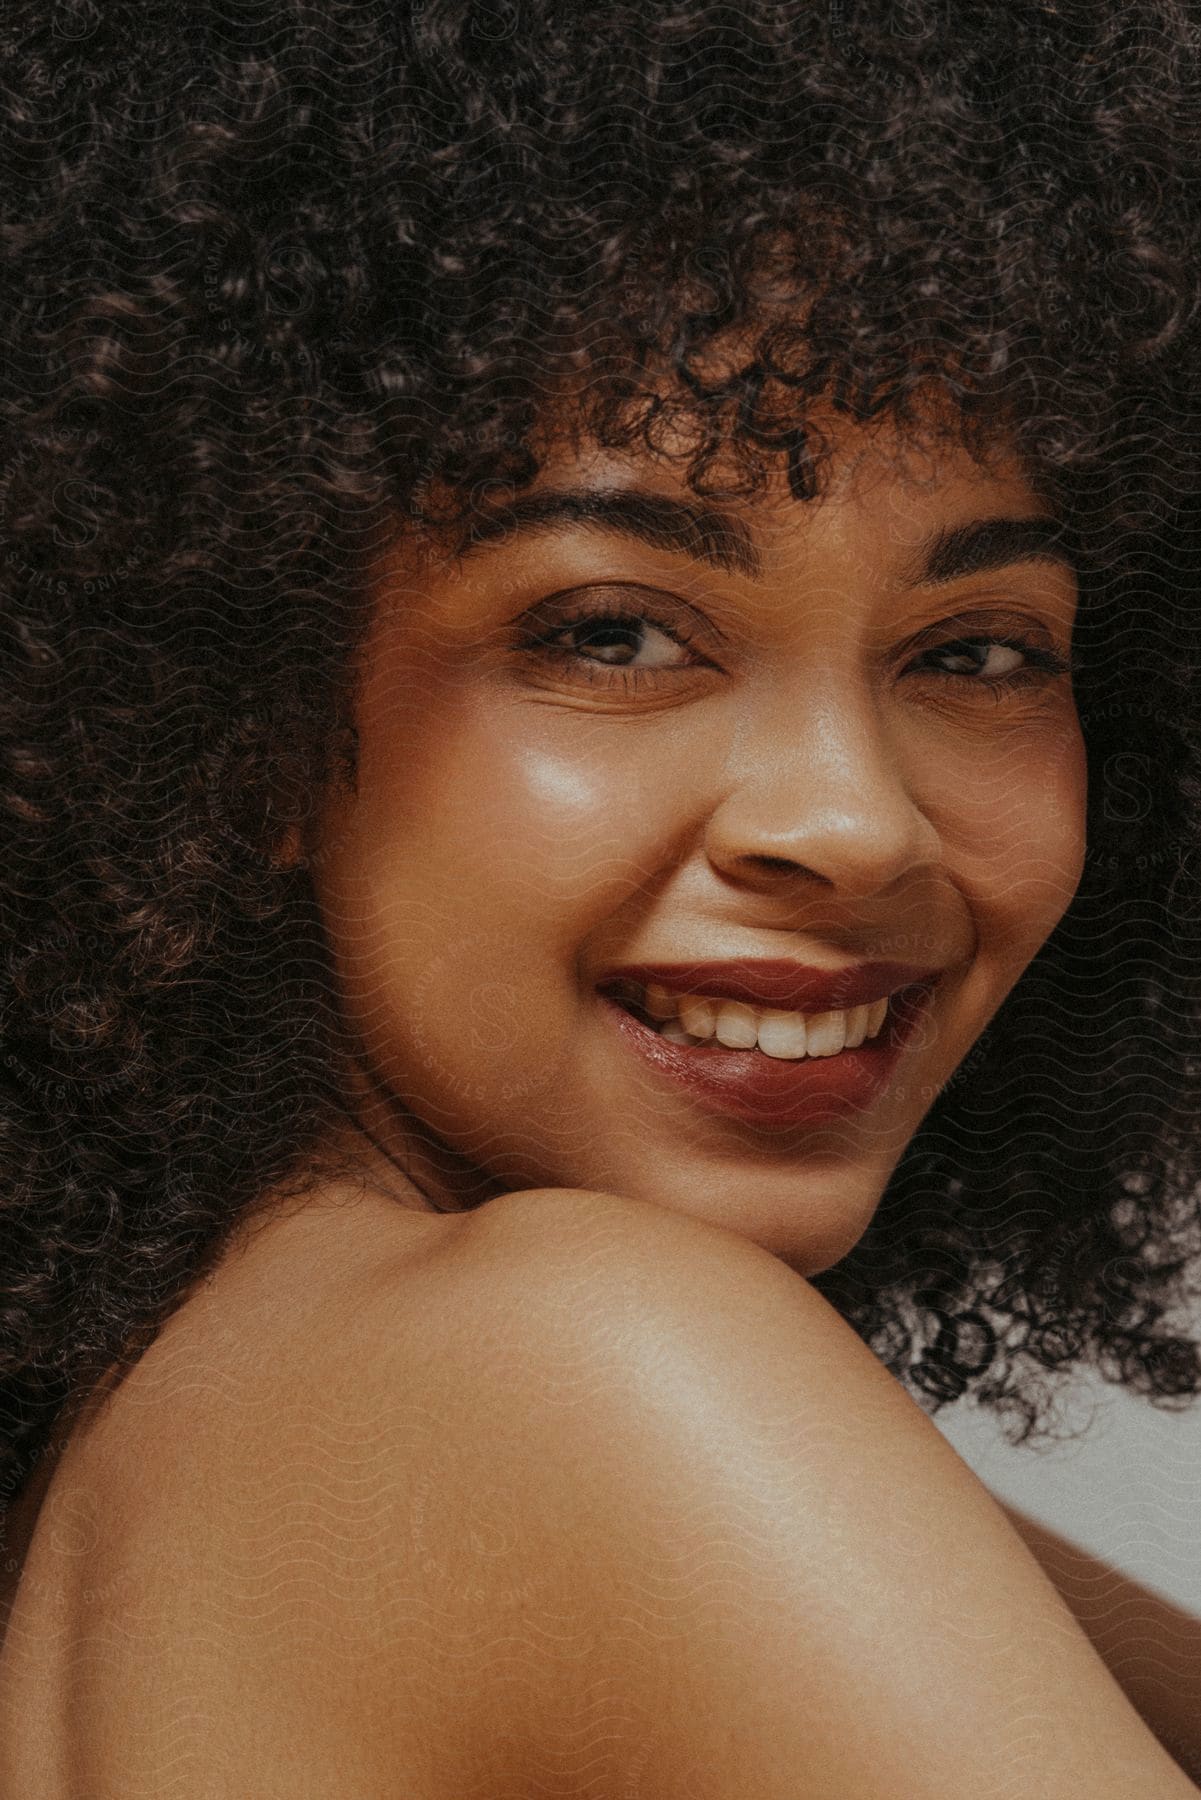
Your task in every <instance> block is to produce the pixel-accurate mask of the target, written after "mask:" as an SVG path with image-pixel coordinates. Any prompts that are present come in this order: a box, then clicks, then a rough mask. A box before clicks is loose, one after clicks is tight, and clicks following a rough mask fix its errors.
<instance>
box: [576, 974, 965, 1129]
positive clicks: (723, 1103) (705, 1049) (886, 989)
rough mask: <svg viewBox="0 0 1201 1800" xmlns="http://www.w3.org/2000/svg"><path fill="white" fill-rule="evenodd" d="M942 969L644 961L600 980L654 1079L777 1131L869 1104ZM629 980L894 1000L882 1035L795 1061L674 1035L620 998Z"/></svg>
mask: <svg viewBox="0 0 1201 1800" xmlns="http://www.w3.org/2000/svg"><path fill="white" fill-rule="evenodd" d="M940 975H941V971H939V970H934V971H930V970H921V969H915V968H914V967H913V966H912V965H910V964H905V963H860V964H857V965H854V966H853V967H851V968H848V969H846V970H843V971H841V972H835V973H830V972H829V971H823V970H817V969H809V968H806V967H804V966H803V965H802V964H799V963H786V962H751V961H743V962H734V963H653V964H652V963H642V964H637V965H634V964H628V965H625V966H623V967H622V968H621V969H620V970H613V971H611V972H610V973H609V974H608V975H607V976H606V977H605V978H604V979H603V980H602V981H601V982H600V983H599V984H598V987H599V990H600V992H601V996H602V999H603V1001H604V1004H605V1009H606V1011H607V1013H608V1014H609V1017H610V1019H611V1020H612V1023H613V1024H614V1026H615V1027H616V1029H617V1032H618V1034H619V1036H620V1038H621V1041H622V1043H623V1044H624V1046H625V1047H626V1048H627V1049H628V1050H629V1051H631V1052H632V1053H633V1054H634V1055H635V1056H636V1057H637V1059H638V1061H639V1062H640V1064H641V1065H642V1067H643V1069H644V1070H646V1071H647V1072H648V1073H649V1074H650V1075H651V1077H652V1078H653V1079H654V1080H655V1081H656V1083H658V1082H663V1083H665V1084H666V1085H668V1086H669V1087H673V1088H675V1089H676V1090H677V1091H681V1092H682V1093H683V1094H684V1095H685V1096H686V1097H687V1098H688V1099H690V1100H691V1101H693V1102H694V1103H696V1104H699V1105H701V1106H703V1107H704V1108H705V1109H706V1111H715V1112H718V1113H724V1114H725V1115H726V1116H727V1117H730V1118H734V1119H739V1120H741V1121H743V1122H744V1123H748V1124H752V1125H758V1126H760V1127H762V1128H763V1129H764V1130H765V1131H767V1132H771V1131H773V1130H782V1129H786V1128H789V1127H796V1126H804V1125H811V1126H817V1125H824V1124H830V1123H832V1122H833V1121H834V1120H836V1119H840V1118H845V1117H847V1116H848V1115H850V1114H854V1113H856V1112H863V1111H866V1110H867V1109H868V1108H870V1107H871V1106H872V1105H873V1104H874V1103H875V1102H876V1100H878V1099H879V1098H880V1096H881V1095H882V1093H883V1092H884V1090H885V1088H886V1087H887V1084H888V1081H889V1078H890V1077H891V1075H892V1073H893V1071H894V1069H895V1068H896V1066H897V1063H898V1061H899V1060H900V1057H901V1055H902V1053H903V1052H904V1049H905V1047H906V1045H907V1044H908V1043H910V1041H911V1040H912V1039H913V1037H914V1035H915V1033H916V1032H917V1031H918V1029H919V1027H920V1026H921V1023H922V1021H923V1020H924V1018H925V1017H926V1015H927V1013H928V1010H929V1006H930V1001H931V996H932V994H933V991H934V989H935V987H936V985H937V983H938V981H939V978H940ZM633 982H636V983H639V984H642V985H644V984H645V983H647V982H658V983H660V984H661V985H662V986H664V987H669V988H671V989H672V991H673V992H677V993H691V994H703V995H705V996H706V997H711V998H713V999H727V1000H741V1001H743V1002H744V1003H745V1004H746V1005H748V1006H760V1007H777V1008H780V1009H781V1010H785V1011H797V1012H810V1013H812V1012H822V1011H832V1010H834V1009H837V1008H849V1007H852V1006H863V1005H867V1004H869V1003H870V1002H871V1001H872V1000H879V999H883V998H884V996H885V995H888V996H890V999H889V1007H888V1012H887V1014H886V1016H885V1019H884V1025H883V1027H882V1029H881V1031H880V1034H879V1036H878V1037H875V1038H868V1039H866V1040H865V1041H864V1042H863V1043H862V1044H860V1045H859V1047H858V1048H857V1049H843V1050H840V1051H839V1052H838V1053H837V1054H836V1055H834V1056H813V1057H810V1056H805V1057H800V1058H797V1059H795V1060H793V1059H787V1058H783V1057H773V1056H768V1055H766V1054H765V1053H764V1052H763V1051H762V1050H758V1049H755V1050H729V1049H726V1048H725V1047H724V1046H723V1045H721V1044H718V1043H717V1042H716V1041H714V1040H710V1041H708V1042H705V1043H698V1044H676V1043H673V1042H672V1041H671V1040H670V1039H669V1038H665V1037H662V1036H661V1035H660V1034H659V1033H658V1032H657V1031H656V1030H655V1029H654V1027H653V1026H652V1025H650V1024H648V1023H646V1022H644V1019H643V1018H640V1017H639V1016H638V1015H637V1014H636V1013H635V1012H632V1011H629V1010H628V1009H627V1007H626V1006H624V1005H622V1004H621V1001H620V1000H619V999H618V998H617V997H616V996H617V995H618V994H620V993H621V992H622V990H623V987H625V988H627V989H628V984H630V983H633ZM606 989H608V990H610V991H609V992H608V993H606V991H605V990H606ZM626 997H628V994H627V996H626Z"/></svg>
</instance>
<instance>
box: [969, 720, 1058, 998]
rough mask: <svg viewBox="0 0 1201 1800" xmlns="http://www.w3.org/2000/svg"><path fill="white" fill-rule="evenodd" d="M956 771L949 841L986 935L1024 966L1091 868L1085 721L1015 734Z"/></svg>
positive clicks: (1036, 724) (1035, 726) (1040, 723)
mask: <svg viewBox="0 0 1201 1800" xmlns="http://www.w3.org/2000/svg"><path fill="white" fill-rule="evenodd" d="M946 774H947V784H946V787H945V789H944V791H945V792H946V793H948V794H954V796H955V799H954V802H953V812H952V817H951V819H950V820H949V821H948V826H947V829H945V830H944V840H945V841H947V842H948V844H949V845H950V844H952V843H953V844H954V850H953V851H952V852H951V855H952V857H953V860H954V861H955V862H956V864H957V866H958V870H959V873H960V875H961V877H962V879H963V880H964V883H965V885H966V886H967V887H968V888H969V889H970V891H971V894H972V899H973V903H974V910H975V912H976V915H977V919H978V921H979V922H980V925H981V928H982V932H983V933H984V934H985V935H987V936H989V937H991V938H992V939H993V940H994V948H1001V947H1003V948H1004V950H1005V951H1006V952H1007V960H1012V961H1014V962H1015V963H1016V964H1017V965H1018V966H1022V965H1024V963H1025V962H1027V961H1029V959H1030V957H1032V956H1033V955H1034V953H1035V951H1036V950H1037V949H1038V948H1039V946H1040V945H1041V944H1042V943H1043V942H1044V941H1045V940H1046V938H1047V937H1048V936H1049V935H1050V933H1051V932H1052V931H1053V930H1054V928H1055V926H1056V925H1057V924H1058V923H1059V920H1060V919H1061V918H1062V917H1063V914H1064V913H1065V912H1066V910H1067V908H1068V906H1069V905H1070V903H1071V899H1072V896H1073V894H1074V893H1075V891H1076V887H1077V885H1078V883H1079V880H1080V876H1081V873H1082V870H1083V867H1084V853H1085V829H1084V827H1085V812H1086V799H1087V768H1086V762H1085V752H1084V743H1083V739H1082V738H1081V735H1080V730H1079V725H1078V723H1077V721H1076V719H1075V716H1074V714H1073V716H1072V717H1071V718H1070V719H1063V720H1061V721H1057V722H1044V721H1035V722H1034V724H1033V725H1032V726H1031V727H1028V728H1025V729H1023V728H1015V729H1014V731H1013V732H1012V733H1011V734H1008V735H1007V737H1006V739H1005V740H1004V741H1002V742H999V743H997V744H994V745H992V746H990V750H989V754H988V755H987V756H986V757H977V758H975V759H965V760H964V761H963V763H962V765H961V766H957V767H955V768H953V769H951V768H948V770H947V771H946ZM998 940H1000V941H999V942H998Z"/></svg>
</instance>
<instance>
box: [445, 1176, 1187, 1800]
mask: <svg viewBox="0 0 1201 1800" xmlns="http://www.w3.org/2000/svg"><path fill="white" fill-rule="evenodd" d="M458 1279H459V1298H460V1301H461V1307H460V1309H459V1311H460V1316H459V1317H458V1318H457V1319H456V1320H455V1322H454V1324H453V1326H452V1327H450V1330H449V1341H448V1353H447V1360H446V1363H445V1366H444V1369H443V1375H442V1401H443V1403H444V1407H445V1410H444V1415H443V1416H444V1419H445V1431H446V1444H447V1449H446V1452H445V1454H446V1457H447V1458H448V1459H449V1461H448V1464H447V1466H448V1467H449V1468H450V1472H451V1476H452V1479H451V1480H450V1481H449V1482H447V1481H445V1480H444V1481H442V1482H441V1484H440V1485H436V1487H435V1489H433V1490H431V1492H432V1494H433V1495H434V1496H436V1498H434V1499H433V1500H432V1501H431V1502H430V1503H427V1506H426V1509H425V1516H424V1517H423V1520H422V1526H421V1531H422V1535H423V1538H424V1541H425V1546H426V1549H427V1552H428V1553H429V1554H430V1555H431V1557H432V1562H433V1566H434V1570H435V1575H436V1577H437V1578H438V1579H441V1581H442V1583H443V1587H442V1589H438V1588H437V1585H436V1583H435V1588H434V1590H433V1595H432V1597H433V1599H434V1602H435V1604H436V1603H437V1595H438V1593H440V1592H441V1593H443V1597H444V1601H445V1605H446V1613H445V1618H446V1622H447V1631H448V1634H449V1640H452V1641H453V1643H454V1644H455V1645H456V1646H459V1647H460V1648H461V1647H462V1646H463V1645H464V1644H467V1646H468V1647H467V1650H465V1651H463V1655H464V1656H466V1657H467V1658H468V1661H467V1662H466V1663H461V1664H460V1666H459V1669H458V1673H459V1676H460V1678H461V1680H462V1682H463V1683H464V1684H466V1691H468V1692H470V1694H471V1696H472V1700H471V1704H470V1707H469V1708H468V1709H467V1711H468V1712H469V1713H470V1719H471V1724H470V1727H469V1729H470V1730H472V1731H473V1732H474V1733H475V1734H476V1737H477V1739H478V1753H479V1756H480V1757H481V1758H489V1757H490V1758H491V1759H492V1761H491V1764H490V1772H491V1775H492V1778H493V1780H494V1782H495V1781H496V1780H502V1779H503V1780H506V1781H512V1782H514V1783H515V1787H514V1791H517V1789H518V1788H520V1790H521V1791H534V1788H535V1786H536V1787H537V1791H540V1792H546V1793H548V1794H553V1795H556V1796H560V1795H561V1796H566V1795H569V1794H577V1793H578V1794H581V1795H583V1794H590V1793H606V1794H610V1793H612V1794H622V1795H637V1796H645V1797H647V1800H650V1797H652V1796H653V1797H654V1800H674V1797H675V1796H679V1797H680V1800H684V1797H685V1796H687V1800H702V1797H709V1796H712V1800H819V1797H820V1800H830V1797H832V1796H838V1800H869V1796H870V1797H871V1800H876V1797H877V1796H884V1795H889V1796H892V1795H896V1794H904V1795H905V1796H906V1800H965V1796H967V1795H969V1794H970V1795H972V1796H973V1800H983V1797H985V1796H993V1795H995V1796H997V1797H998V1800H1000V1796H1002V1795H1004V1796H1009V1795H1017V1794H1022V1795H1025V1794H1031V1793H1037V1794H1040V1795H1045V1796H1047V1800H1060V1797H1061V1796H1062V1800H1069V1797H1071V1800H1076V1796H1079V1795H1081V1794H1084V1793H1087V1794H1088V1795H1089V1796H1090V1800H1135V1797H1136V1796H1138V1800H1142V1797H1143V1796H1145V1795H1147V1794H1149V1793H1152V1792H1154V1793H1156V1794H1157V1795H1158V1796H1160V1797H1161V1800H1171V1797H1173V1796H1176V1795H1179V1796H1181V1800H1183V1796H1185V1795H1188V1794H1195V1793H1197V1792H1198V1790H1197V1789H1195V1788H1193V1786H1192V1784H1191V1783H1190V1782H1188V1781H1187V1779H1186V1778H1185V1777H1184V1775H1183V1774H1181V1773H1180V1772H1179V1770H1178V1769H1177V1768H1176V1766H1175V1765H1174V1764H1173V1763H1172V1762H1171V1760H1170V1759H1169V1758H1168V1757H1167V1755H1166V1754H1165V1753H1164V1752H1163V1751H1162V1750H1161V1749H1160V1747H1159V1746H1158V1744H1157V1743H1156V1742H1155V1739H1154V1738H1153V1737H1152V1735H1151V1733H1150V1732H1149V1731H1148V1730H1147V1728H1146V1726H1144V1725H1143V1723H1142V1721H1141V1720H1140V1719H1139V1718H1138V1716H1137V1714H1136V1713H1135V1712H1134V1710H1133V1709H1132V1708H1131V1707H1130V1706H1129V1704H1128V1702H1127V1701H1126V1700H1125V1699H1124V1697H1123V1696H1122V1694H1121V1692H1120V1690H1119V1689H1118V1687H1117V1686H1116V1684H1115V1683H1114V1682H1113V1681H1112V1680H1111V1678H1110V1677H1109V1676H1108V1674H1107V1673H1106V1671H1105V1669H1104V1668H1103V1666H1102V1664H1101V1662H1100V1661H1099V1659H1098V1658H1097V1656H1096V1655H1095V1653H1094V1652H1093V1650H1092V1649H1091V1648H1090V1646H1089V1644H1088V1642H1087V1640H1086V1639H1085V1637H1084V1635H1083V1633H1082V1632H1081V1631H1080V1630H1079V1628H1078V1626H1077V1625H1076V1623H1075V1622H1074V1620H1073V1619H1072V1618H1071V1616H1070V1614H1069V1612H1068V1611H1067V1609H1066V1608H1065V1607H1064V1605H1063V1604H1062V1602H1061V1601H1060V1599H1059V1598H1058V1596H1057V1595H1056V1594H1055V1592H1054V1590H1053V1589H1052V1587H1051V1586H1050V1584H1049V1583H1048V1582H1047V1581H1046V1580H1045V1579H1044V1578H1043V1576H1042V1575H1041V1573H1040V1572H1039V1570H1038V1567H1037V1565H1036V1564H1035V1562H1034V1561H1033V1559H1032V1558H1031V1557H1030V1555H1029V1554H1028V1552H1027V1551H1026V1550H1025V1549H1024V1548H1023V1546H1022V1543H1021V1541H1020V1539H1019V1538H1018V1537H1017V1535H1016V1534H1015V1532H1014V1531H1013V1530H1012V1528H1011V1527H1010V1525H1009V1524H1008V1522H1007V1521H1006V1519H1005V1517H1004V1514H1003V1513H1002V1511H1001V1510H1000V1508H999V1507H998V1506H997V1505H996V1504H995V1503H994V1502H993V1500H992V1499H991V1497H990V1496H989V1495H988V1493H987V1491H986V1490H985V1489H984V1487H983V1486H982V1484H981V1483H980V1482H979V1481H978V1480H977V1479H976V1477H975V1476H974V1475H973V1474H972V1473H971V1471H970V1470H969V1469H968V1468H967V1467H966V1465H965V1464H964V1463H962V1461H961V1460H960V1459H959V1458H958V1457H957V1456H956V1455H955V1453H954V1452H953V1451H952V1450H951V1448H950V1446H949V1445H948V1444H947V1443H946V1442H945V1440H944V1439H943V1438H942V1437H941V1435H940V1434H939V1433H938V1432H937V1431H936V1430H935V1428H934V1426H933V1425H932V1424H931V1423H930V1421H929V1420H928V1419H926V1418H925V1416H924V1415H923V1414H922V1413H921V1411H920V1409H919V1408H918V1407H917V1406H916V1405H915V1404H914V1402H913V1401H912V1400H910V1399H909V1397H908V1396H907V1395H906V1394H905V1393H904V1392H903V1390H902V1389H901V1388H900V1387H899V1385H898V1384H897V1383H896V1382H895V1381H894V1379H893V1378H892V1377H891V1376H890V1375H889V1374H888V1372H887V1371H886V1370H885V1369H884V1368H883V1366H882V1365H881V1364H880V1363H879V1362H878V1361H877V1359H876V1358H874V1357H873V1356H872V1355H871V1353H870V1352H869V1351H868V1350H867V1349H866V1348H865V1347H864V1346H863V1345H862V1344H861V1342H860V1341H859V1339H858V1338H857V1337H856V1336H855V1334H854V1333H853V1332H852V1331H851V1329H850V1328H849V1327H848V1326H847V1325H846V1324H845V1322H844V1321H843V1320H842V1319H840V1318H839V1317H838V1315H837V1314H836V1313H835V1312H834V1311H833V1309H832V1308H831V1307H829V1305H828V1304H827V1303H826V1302H825V1301H824V1300H823V1299H822V1298H821V1297H820V1296H819V1295H818V1294H816V1292H815V1291H814V1290H813V1289H812V1288H811V1287H810V1286H809V1285H808V1284H807V1283H806V1282H805V1281H804V1280H803V1279H802V1278H801V1277H799V1276H798V1275H796V1274H795V1273H793V1272H792V1271H791V1270H789V1269H788V1268H787V1267H786V1266H785V1265H784V1264H783V1263H781V1262H780V1261H778V1259H776V1258H774V1257H772V1256H771V1255H770V1254H769V1253H768V1252H766V1251H763V1250H761V1249H759V1248H758V1247H757V1246H755V1245H753V1244H751V1243H749V1242H748V1241H746V1240H744V1239H742V1238H740V1237H738V1236H737V1235H736V1234H733V1233H730V1232H726V1231H724V1230H722V1229H721V1228H719V1227H715V1226H711V1225H708V1224H705V1223H702V1222H699V1221H694V1220H691V1219H685V1218H682V1217H681V1216H680V1215H677V1214H673V1213H670V1212H668V1211H667V1210H666V1209H663V1208H658V1207H655V1206H652V1205H649V1204H648V1203H645V1202H640V1201H632V1200H626V1199H623V1198H620V1197H617V1196H609V1195H595V1194H584V1193H580V1192H578V1191H575V1190H562V1191H560V1190H538V1191H536V1192H533V1193H529V1194H522V1195H513V1196H507V1197H506V1198H505V1201H504V1203H503V1204H501V1205H499V1206H495V1207H494V1209H493V1210H492V1211H491V1214H490V1216H489V1217H488V1218H487V1219H485V1217H484V1215H481V1217H480V1229H479V1231H478V1232H476V1233H475V1234H474V1236H473V1238H472V1240H471V1248H470V1251H469V1253H468V1254H467V1255H466V1257H465V1258H464V1260H463V1263H462V1266H461V1272H460V1276H459V1277H458ZM444 1473H445V1471H444ZM435 1511H436V1513H437V1517H436V1519H435V1518H434V1517H432V1516H430V1515H431V1513H432V1512H435ZM428 1597H429V1596H427V1598H428ZM464 1634H466V1635H464ZM464 1691H465V1687H464V1686H462V1685H461V1686H459V1693H460V1694H462V1693H463V1692H464ZM464 1716H465V1715H464ZM465 1728H468V1727H466V1726H465Z"/></svg>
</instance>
